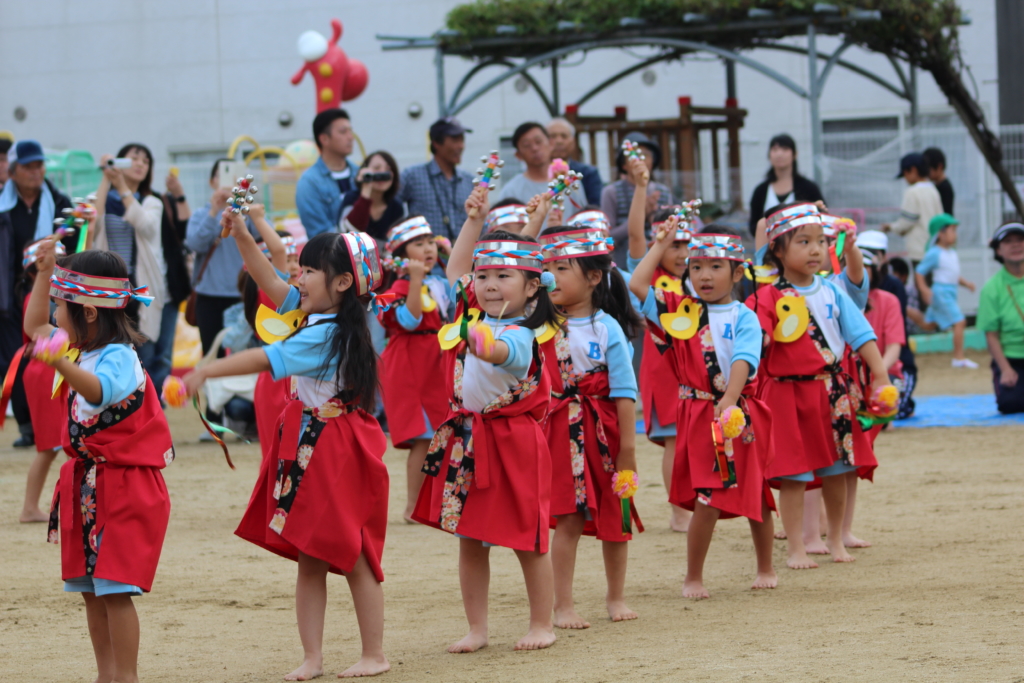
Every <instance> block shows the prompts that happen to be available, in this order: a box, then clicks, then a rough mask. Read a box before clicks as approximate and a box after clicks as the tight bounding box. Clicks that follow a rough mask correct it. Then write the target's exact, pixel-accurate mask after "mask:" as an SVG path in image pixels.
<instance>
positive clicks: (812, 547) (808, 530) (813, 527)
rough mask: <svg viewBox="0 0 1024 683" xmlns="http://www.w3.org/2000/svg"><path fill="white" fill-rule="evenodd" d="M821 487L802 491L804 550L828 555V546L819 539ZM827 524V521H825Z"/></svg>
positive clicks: (821, 510) (808, 552)
mask: <svg viewBox="0 0 1024 683" xmlns="http://www.w3.org/2000/svg"><path fill="white" fill-rule="evenodd" d="M823 513H824V511H823V509H822V507H821V489H814V490H813V491H806V492H805V493H804V550H805V551H806V552H807V554H808V555H828V546H827V545H825V543H824V541H822V540H821V527H822V519H821V518H822V515H823ZM825 526H826V527H827V526H828V522H827V521H826V522H825Z"/></svg>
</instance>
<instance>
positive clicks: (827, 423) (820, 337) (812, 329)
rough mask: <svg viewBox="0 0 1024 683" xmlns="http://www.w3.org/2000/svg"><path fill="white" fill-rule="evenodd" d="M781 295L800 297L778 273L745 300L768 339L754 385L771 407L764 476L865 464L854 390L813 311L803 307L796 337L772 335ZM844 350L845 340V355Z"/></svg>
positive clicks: (870, 457) (870, 456)
mask: <svg viewBox="0 0 1024 683" xmlns="http://www.w3.org/2000/svg"><path fill="white" fill-rule="evenodd" d="M787 296H791V297H797V298H801V299H802V298H803V297H800V296H799V294H798V293H797V292H796V290H794V289H793V288H792V285H790V284H789V283H788V282H787V281H786V280H785V279H784V278H779V280H778V281H776V283H775V284H774V285H772V286H769V287H761V288H760V289H758V290H757V295H756V296H754V295H751V297H750V298H749V299H748V300H747V305H748V306H750V307H751V308H752V309H754V312H755V313H757V317H758V320H759V321H760V323H761V329H762V330H764V332H765V334H766V335H767V338H768V342H769V343H768V347H767V349H766V351H765V354H764V359H763V361H762V363H761V376H762V378H763V381H762V383H761V385H760V388H759V390H758V398H759V399H761V400H763V401H764V402H765V403H766V404H767V405H769V406H771V410H772V434H773V439H774V450H775V457H774V458H773V459H772V462H771V464H770V465H769V466H768V470H767V472H766V473H765V476H766V477H767V478H768V479H774V478H776V477H782V476H789V475H796V474H803V473H806V472H812V471H814V470H816V469H820V468H823V467H829V466H830V465H832V464H834V463H835V462H836V461H837V460H841V461H843V462H844V463H846V462H848V463H849V464H852V465H857V466H860V464H861V458H863V459H864V460H865V461H866V462H864V465H865V466H867V465H869V464H870V463H871V462H872V461H874V453H873V451H872V450H871V445H870V443H868V440H867V438H866V437H865V435H864V432H863V430H861V428H860V424H859V423H858V422H857V418H856V406H857V402H856V396H855V395H852V394H855V389H854V388H853V382H852V378H851V377H850V375H849V373H848V372H847V371H846V369H845V368H846V367H847V366H846V364H845V363H846V361H845V360H844V359H843V358H837V357H836V355H835V354H834V353H833V352H832V351H831V349H829V347H828V342H827V341H826V340H825V335H824V334H823V333H822V332H821V330H820V328H819V327H818V324H817V322H816V321H815V320H814V316H813V315H812V314H810V311H809V310H808V318H809V322H808V324H807V330H806V332H804V333H803V334H802V335H801V336H800V337H799V338H797V339H796V340H794V341H791V342H780V341H776V340H775V339H774V337H773V334H774V331H775V328H776V326H777V325H778V324H779V316H778V313H777V311H776V302H778V301H779V300H780V299H782V298H783V297H787ZM850 353H851V349H850V347H849V345H848V344H847V345H846V354H850ZM875 462H876V461H875ZM876 464H877V462H876Z"/></svg>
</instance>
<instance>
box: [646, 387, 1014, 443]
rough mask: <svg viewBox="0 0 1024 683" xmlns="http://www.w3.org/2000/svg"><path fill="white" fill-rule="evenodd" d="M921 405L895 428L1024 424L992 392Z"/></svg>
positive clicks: (924, 400)
mask: <svg viewBox="0 0 1024 683" xmlns="http://www.w3.org/2000/svg"><path fill="white" fill-rule="evenodd" d="M914 401H915V402H916V404H917V408H916V410H915V411H914V416H913V417H910V418H907V419H906V420H896V421H895V422H893V423H892V426H893V427H896V428H903V427H997V426H999V425H1008V424H1014V425H1024V413H1021V414H1018V415H1003V414H1001V413H1000V412H999V411H998V410H996V397H995V396H994V395H992V394H967V395H965V396H915V397H914ZM636 432H637V434H643V433H644V421H643V420H637V422H636Z"/></svg>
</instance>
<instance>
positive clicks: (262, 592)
mask: <svg viewBox="0 0 1024 683" xmlns="http://www.w3.org/2000/svg"><path fill="white" fill-rule="evenodd" d="M973 357H974V358H975V360H977V361H979V362H982V363H983V366H982V369H980V370H976V371H969V370H950V369H949V357H948V356H932V357H927V358H923V359H921V375H922V381H921V384H920V393H922V394H939V393H941V394H954V393H957V394H965V393H966V394H970V393H987V392H990V391H991V387H990V385H989V373H988V370H987V357H985V356H983V355H981V354H973ZM170 421H171V426H172V430H173V432H174V435H175V438H176V440H177V460H176V461H175V462H174V463H173V464H172V465H171V466H170V467H169V468H168V469H166V470H165V472H164V476H165V477H166V480H167V486H168V488H169V489H170V492H171V498H172V501H173V510H172V514H171V524H170V529H169V531H168V534H167V541H166V543H165V545H164V550H163V556H162V559H161V563H160V568H159V571H158V572H157V578H156V583H155V584H154V587H153V592H152V593H151V594H148V595H146V596H143V597H141V598H138V599H136V605H137V607H138V611H139V616H140V620H141V623H142V646H141V656H140V663H139V672H140V677H141V679H142V680H143V681H153V682H156V681H167V682H171V681H175V682H178V681H182V682H184V681H203V682H210V683H213V682H218V681H231V682H236V681H278V680H281V678H282V676H283V675H284V674H285V673H287V672H288V671H291V670H292V669H293V668H294V667H296V666H297V665H298V664H299V663H300V661H301V659H302V650H301V647H300V644H299V637H298V632H297V631H296V628H295V614H294V609H293V597H294V583H295V573H296V568H295V565H294V564H293V563H291V562H289V561H287V560H283V559H281V558H278V557H276V556H273V555H271V554H269V553H267V552H265V551H263V550H260V549H258V548H256V547H255V546H253V545H250V544H248V543H246V542H244V541H242V540H240V539H238V538H236V537H235V536H234V535H233V534H232V531H233V530H234V528H235V525H236V524H237V522H238V520H239V518H240V517H241V514H242V511H243V509H244V507H245V505H246V503H247V501H248V498H249V494H250V491H251V489H252V485H253V481H254V479H255V476H256V472H257V467H258V465H259V448H258V446H257V445H255V444H254V445H250V446H245V445H243V444H231V450H232V456H233V458H234V460H235V462H236V464H237V467H238V469H237V470H236V471H231V470H229V469H228V468H227V466H226V465H225V463H224V458H223V457H222V455H221V454H220V451H219V449H218V448H217V446H216V445H214V444H202V445H200V444H198V443H197V441H196V438H197V437H198V435H199V433H200V431H201V429H202V427H201V425H200V423H199V421H198V418H197V417H196V416H195V414H194V412H193V411H191V409H188V410H179V411H174V412H172V413H171V414H170ZM15 432H16V430H15V428H14V421H13V420H8V426H7V429H6V430H5V432H4V433H3V435H2V437H0V440H2V443H3V446H2V447H0V510H2V511H3V512H2V514H0V547H2V548H3V556H2V557H3V559H2V564H0V566H2V568H3V580H2V581H0V640H2V642H3V643H4V645H3V647H2V650H0V652H2V655H0V679H2V680H4V681H36V682H44V681H60V682H62V683H67V682H71V681H91V680H93V678H94V675H95V669H94V660H93V656H92V650H91V647H90V645H89V638H88V634H87V632H86V626H85V614H84V612H83V607H82V600H81V598H80V597H78V596H75V595H71V594H66V593H63V592H61V582H60V557H59V550H58V548H57V547H56V546H53V545H49V544H47V543H45V536H46V529H45V525H42V524H32V525H26V524H19V523H18V522H17V515H18V510H19V509H20V505H21V500H22V496H23V491H24V483H25V473H26V471H27V468H28V465H29V462H30V460H31V457H32V454H31V453H29V452H25V451H15V450H14V449H11V448H10V447H9V446H8V444H10V442H11V441H13V440H14V438H15ZM640 441H641V442H642V445H641V447H640V448H639V453H638V457H639V461H640V475H641V490H640V492H639V494H638V498H637V505H638V508H639V510H640V513H641V515H642V517H643V518H644V521H645V523H646V525H647V531H646V533H644V534H642V535H640V536H639V537H638V538H637V539H636V540H635V541H633V543H632V544H631V547H630V567H629V579H628V583H627V590H628V599H629V604H630V606H631V607H633V608H634V609H635V610H636V611H637V612H639V614H640V619H639V620H638V621H633V622H624V623H617V624H612V623H609V622H608V621H607V620H606V619H604V618H603V617H604V599H603V598H604V574H603V568H602V565H601V553H600V547H599V544H598V543H596V542H595V541H593V540H589V542H588V539H584V540H583V541H582V542H581V545H580V554H579V564H578V566H577V570H576V598H577V608H578V610H579V611H580V613H581V614H582V615H583V616H585V617H587V618H589V619H590V621H591V622H592V623H593V626H592V627H591V628H590V629H589V630H586V631H558V638H559V640H558V642H557V643H556V644H555V645H554V646H553V647H552V648H551V649H549V650H545V651H541V652H526V653H524V652H513V651H512V646H513V645H514V643H515V641H516V640H517V639H518V638H519V637H520V636H522V635H523V634H524V633H525V630H526V626H527V604H526V596H525V590H524V588H523V582H522V576H521V574H520V571H519V565H518V562H517V561H516V560H515V556H514V555H513V553H512V552H511V551H508V550H503V549H500V548H496V549H494V551H492V554H491V557H492V579H491V614H490V626H491V644H490V647H488V648H486V649H484V650H481V651H480V652H477V653H474V654H467V655H451V654H447V653H446V652H445V647H446V646H447V645H448V644H449V643H451V642H452V641H454V640H456V639H458V638H459V637H461V636H462V635H463V634H464V633H465V630H466V623H465V618H464V615H463V612H462V602H461V598H460V593H459V582H458V573H457V552H458V542H457V541H456V540H455V539H454V538H452V537H451V536H448V535H446V534H444V533H442V532H440V531H436V530H433V529H428V528H425V527H422V526H410V525H407V524H405V523H403V521H402V518H401V509H402V505H403V503H404V500H403V498H404V487H405V482H404V474H403V472H404V469H403V463H404V452H399V451H395V450H389V451H388V453H387V455H386V462H387V464H388V467H389V469H390V471H391V486H392V504H391V522H390V526H389V529H388V539H387V549H386V551H385V554H384V570H385V572H386V576H387V579H386V581H385V583H384V590H385V599H386V608H385V609H386V612H385V616H386V632H385V650H386V653H387V655H388V657H389V658H390V660H391V664H392V670H391V672H390V673H388V674H385V675H384V676H382V677H380V678H379V679H378V680H381V681H391V682H393V683H398V682H399V681H416V682H420V681H443V682H444V683H450V682H459V681H537V682H544V683H549V682H550V683H559V682H562V681H566V682H568V681H587V682H591V681H593V682H597V681H608V682H615V683H623V682H626V681H714V682H715V683H723V682H725V681H746V680H750V681H801V680H802V681H1005V682H1007V683H1012V682H1014V681H1017V682H1021V681H1024V562H1022V559H1024V558H1022V555H1024V544H1022V538H1024V536H1022V531H1021V530H1022V529H1024V458H1022V455H1024V450H1022V444H1024V426H1020V425H1007V426H1002V427H996V428H988V429H978V428H936V429H927V430H919V429H897V430H890V431H889V432H887V433H883V434H882V436H881V437H880V438H879V441H878V451H879V453H878V455H879V461H880V463H881V466H880V468H879V470H878V472H877V474H876V481H875V483H874V484H873V485H872V484H863V483H862V485H861V488H860V495H859V499H858V506H857V519H856V522H855V526H854V531H855V533H857V534H858V535H859V536H861V537H862V538H864V539H866V540H870V541H872V542H873V543H874V547H872V548H867V549H861V550H854V551H853V554H854V555H855V556H856V558H857V561H856V562H855V563H853V564H851V565H838V564H831V563H829V562H827V557H826V558H823V559H825V560H826V561H824V562H822V566H821V568H820V569H815V570H807V571H792V570H788V569H786V567H785V554H784V547H785V542H784V541H778V542H777V543H776V554H775V562H776V571H777V572H778V573H779V587H778V589H776V590H773V591H758V592H752V591H750V590H749V585H750V583H751V581H752V580H753V577H754V555H753V549H752V547H751V543H750V537H749V533H748V527H747V525H746V523H745V522H743V521H741V520H731V521H727V522H722V523H720V525H719V527H718V531H717V532H716V538H715V540H714V542H713V543H712V545H711V552H710V554H709V557H708V562H707V567H706V570H705V582H706V585H707V587H708V588H709V590H710V591H711V595H712V597H711V599H710V600H704V601H699V602H698V601H692V600H684V599H683V598H682V597H681V587H682V578H683V573H684V568H685V558H686V537H685V535H684V534H678V533H673V532H671V531H669V529H668V524H667V521H668V506H667V503H666V502H665V493H664V490H663V487H662V484H661V481H660V474H659V472H660V470H659V464H658V463H659V458H660V452H659V451H658V450H657V449H656V448H655V447H653V446H652V445H650V444H649V443H647V442H646V440H640ZM56 473H57V472H56V467H54V468H53V470H52V471H51V475H50V480H49V481H48V482H47V488H46V492H45V494H44V496H45V497H46V499H47V500H49V495H50V493H51V492H52V487H53V483H54V482H55V481H56ZM328 589H329V591H330V599H329V605H328V611H327V630H326V635H325V653H324V654H325V678H324V679H323V680H328V679H329V678H333V677H334V675H335V674H336V673H337V672H340V671H342V670H344V669H345V668H347V667H348V666H349V665H350V664H352V663H353V662H355V661H356V659H358V655H359V638H358V631H357V629H356V621H355V615H354V613H353V611H352V606H351V600H350V599H349V595H348V587H347V585H346V583H345V581H344V579H342V578H341V577H336V576H332V577H331V578H330V579H329V580H328Z"/></svg>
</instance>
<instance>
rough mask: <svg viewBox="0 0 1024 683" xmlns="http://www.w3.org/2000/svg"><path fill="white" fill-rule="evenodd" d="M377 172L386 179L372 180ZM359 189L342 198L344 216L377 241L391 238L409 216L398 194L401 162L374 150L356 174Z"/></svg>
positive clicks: (342, 213)
mask: <svg viewBox="0 0 1024 683" xmlns="http://www.w3.org/2000/svg"><path fill="white" fill-rule="evenodd" d="M370 174H374V175H376V176H379V177H381V178H383V177H384V176H385V175H387V176H388V178H387V179H386V180H369V179H368V178H367V176H369V175H370ZM356 185H358V186H359V189H358V190H352V191H351V192H349V193H348V194H347V195H345V197H344V199H342V200H341V215H342V217H343V218H344V219H345V221H346V222H347V223H348V224H349V225H350V226H351V227H353V228H355V229H356V230H360V231H362V232H365V233H369V234H370V235H371V236H372V237H373V238H374V239H375V240H378V241H381V242H383V241H384V240H385V239H387V233H388V230H389V229H390V228H391V226H392V225H394V224H395V223H396V222H398V220H399V219H400V218H402V217H403V216H404V215H405V207H404V206H402V202H400V201H398V200H397V199H395V195H396V194H398V187H399V181H398V162H396V161H395V158H394V157H393V156H391V155H390V154H388V153H387V152H384V151H377V152H373V153H372V154H370V155H368V156H367V157H366V159H364V160H363V165H362V166H360V167H359V173H358V174H357V175H356Z"/></svg>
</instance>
